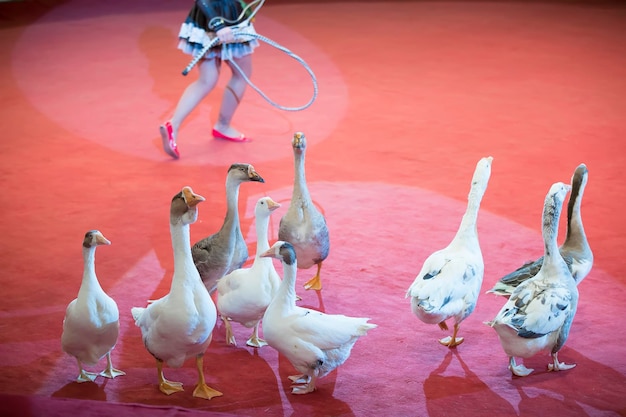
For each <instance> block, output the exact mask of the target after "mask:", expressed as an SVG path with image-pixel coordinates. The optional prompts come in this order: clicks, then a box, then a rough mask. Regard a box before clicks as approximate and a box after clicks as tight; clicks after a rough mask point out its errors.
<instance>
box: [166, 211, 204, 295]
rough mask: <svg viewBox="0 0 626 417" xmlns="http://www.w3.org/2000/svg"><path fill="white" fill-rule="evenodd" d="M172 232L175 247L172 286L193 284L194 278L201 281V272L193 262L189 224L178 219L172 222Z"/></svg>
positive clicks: (173, 246)
mask: <svg viewBox="0 0 626 417" xmlns="http://www.w3.org/2000/svg"><path fill="white" fill-rule="evenodd" d="M170 234H171V236H172V248H173V249H174V277H173V279H172V288H175V287H176V285H175V283H176V284H181V283H182V284H185V283H187V284H193V285H195V284H196V282H194V280H193V278H194V277H195V278H197V281H198V282H200V274H199V273H198V270H197V269H196V266H195V265H194V263H193V258H192V256H191V246H190V233H189V225H188V224H183V223H182V221H180V220H179V221H178V222H177V223H176V224H171V223H170Z"/></svg>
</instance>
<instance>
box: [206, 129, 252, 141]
mask: <svg viewBox="0 0 626 417" xmlns="http://www.w3.org/2000/svg"><path fill="white" fill-rule="evenodd" d="M213 137H214V138H216V139H224V140H229V141H231V142H250V141H252V139H250V138H247V137H245V136H244V135H243V133H242V134H241V135H240V136H239V137H234V136H226V135H225V134H223V133H221V132H220V131H218V130H217V129H213Z"/></svg>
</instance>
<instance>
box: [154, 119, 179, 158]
mask: <svg viewBox="0 0 626 417" xmlns="http://www.w3.org/2000/svg"><path fill="white" fill-rule="evenodd" d="M159 132H161V141H162V143H163V150H164V151H165V153H166V154H168V155H169V156H171V157H172V158H174V159H178V158H180V153H179V152H178V147H177V146H176V140H175V139H174V129H172V124H171V123H170V122H165V124H163V125H161V126H159Z"/></svg>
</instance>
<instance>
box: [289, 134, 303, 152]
mask: <svg viewBox="0 0 626 417" xmlns="http://www.w3.org/2000/svg"><path fill="white" fill-rule="evenodd" d="M291 145H292V146H293V148H294V149H297V150H303V149H304V148H305V147H306V136H304V133H302V132H296V133H294V135H293V140H292V141H291Z"/></svg>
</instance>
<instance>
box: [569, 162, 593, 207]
mask: <svg viewBox="0 0 626 417" xmlns="http://www.w3.org/2000/svg"><path fill="white" fill-rule="evenodd" d="M588 177H589V171H588V170H587V165H585V164H580V165H578V166H577V167H576V170H575V171H574V175H572V194H573V195H572V200H576V198H577V197H578V196H579V194H581V195H582V193H583V191H584V189H585V185H587V178H588Z"/></svg>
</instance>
